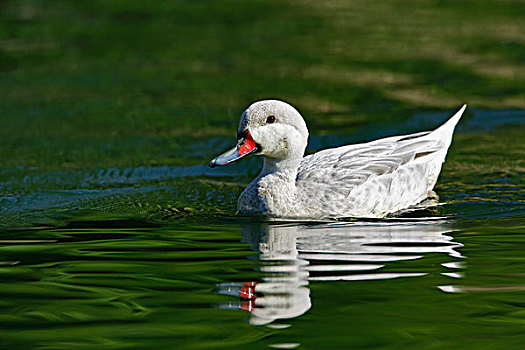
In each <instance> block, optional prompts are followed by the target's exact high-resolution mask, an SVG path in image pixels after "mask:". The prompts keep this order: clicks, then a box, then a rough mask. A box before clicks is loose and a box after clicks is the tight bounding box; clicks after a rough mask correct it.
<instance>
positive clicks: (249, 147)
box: [208, 130, 259, 168]
mask: <svg viewBox="0 0 525 350" xmlns="http://www.w3.org/2000/svg"><path fill="white" fill-rule="evenodd" d="M257 151H259V147H257V144H256V143H255V141H254V140H253V137H252V135H251V134H250V131H248V130H246V131H245V132H243V133H240V134H239V135H238V136H237V143H236V144H235V146H234V147H233V148H232V149H231V150H229V151H226V152H224V153H223V154H221V155H220V156H218V157H216V158H215V159H213V160H212V161H211V162H210V163H209V164H208V165H209V166H210V168H214V167H216V166H217V165H228V164H231V163H233V162H236V161H238V160H239V159H241V158H244V157H246V156H249V155H250V154H252V153H255V152H257Z"/></svg>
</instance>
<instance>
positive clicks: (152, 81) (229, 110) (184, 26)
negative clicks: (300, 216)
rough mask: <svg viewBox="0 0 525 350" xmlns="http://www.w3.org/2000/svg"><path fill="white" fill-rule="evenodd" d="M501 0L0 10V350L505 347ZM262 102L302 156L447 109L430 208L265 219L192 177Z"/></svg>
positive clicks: (518, 340) (524, 195) (509, 285)
mask: <svg viewBox="0 0 525 350" xmlns="http://www.w3.org/2000/svg"><path fill="white" fill-rule="evenodd" d="M522 10H523V9H522V5H520V4H519V2H512V1H506V2H495V3H493V2H488V1H487V2H486V1H477V2H475V3H462V4H458V3H457V2H450V3H449V2H446V1H445V2H440V3H439V4H434V3H428V2H415V3H414V4H413V5H412V6H411V7H409V8H408V7H406V4H402V3H401V2H399V1H390V2H385V1H363V2H361V1H358V2H348V3H344V2H333V1H326V2H308V1H278V2H277V1H276V2H273V1H265V2H257V1H256V2H251V3H250V4H248V3H246V2H244V1H240V2H213V1H201V2H185V1H174V2H163V3H162V4H161V3H158V4H157V3H151V4H150V3H147V2H129V3H127V4H123V3H120V2H118V1H104V2H98V1H93V2H89V3H88V2H86V3H80V2H67V1H48V2H40V1H24V2H18V1H0V49H1V50H0V159H1V161H0V165H1V166H0V348H6V349H32V348H36V349H71V348H76V349H126V348H130V349H220V348H246V347H250V348H254V349H268V348H281V349H282V348H299V349H348V348H358V349H362V348H389V349H407V348H414V349H422V348H424V349H450V348H461V349H465V348H476V349H480V348H481V349H484V348H487V349H494V348H498V349H521V348H523V346H524V345H525V336H524V334H525V312H524V311H523V310H525V309H524V306H525V274H524V272H523V271H525V260H524V259H523V251H524V250H525V200H524V199H525V183H524V182H523V176H524V174H525V141H524V140H525V138H524V137H523V136H524V135H525V96H524V95H523V91H525V79H524V75H523V68H522V67H523V62H524V60H525V56H524V50H523V47H524V46H523V42H524V36H523V31H522V30H521V28H522V25H521V22H522V20H523V19H522V18H523V15H522V13H523V11H522ZM261 43H264V45H262V44H261ZM267 97H279V98H282V99H286V100H288V101H290V102H291V103H293V104H294V105H296V106H297V107H298V108H299V109H300V111H301V112H302V113H303V114H304V116H305V118H306V120H307V123H308V125H309V128H310V132H311V139H310V143H309V148H308V152H313V151H315V150H319V149H322V148H325V147H334V146H339V145H342V144H347V143H352V142H360V141H367V140H372V139H375V138H378V137H383V136H388V135H394V134H401V133H411V132H416V131H421V130H428V129H432V128H435V127H436V126H437V125H439V124H441V123H442V122H443V121H445V120H446V119H447V117H448V116H450V115H451V114H452V113H453V112H454V111H455V109H456V108H458V107H459V106H461V105H462V104H463V103H464V102H467V103H468V104H469V109H468V110H467V112H466V114H465V116H464V118H463V119H462V120H461V122H460V124H459V125H458V128H457V132H456V135H455V136H454V141H453V143H452V146H451V149H450V152H449V155H448V157H447V161H446V163H445V165H444V167H443V171H442V174H441V176H440V179H439V181H438V184H437V186H436V191H437V193H438V194H439V196H440V198H439V202H438V204H436V203H434V205H432V206H421V207H419V208H414V209H413V210H410V211H407V212H406V213H403V214H402V215H400V216H396V217H391V218H387V219H385V220H368V221H363V220H360V221H359V220H351V219H348V220H345V221H289V220H269V219H264V218H261V217H245V216H241V215H237V214H236V208H235V206H236V200H237V196H238V194H239V193H240V191H242V189H243V188H244V186H246V184H247V183H248V182H249V181H250V180H251V179H252V178H253V177H254V176H255V175H256V174H257V172H258V170H259V168H260V159H258V158H256V157H252V158H250V159H245V160H243V161H242V162H239V163H238V164H234V165H232V166H229V167H223V168H216V169H209V168H208V167H207V166H206V164H207V162H208V161H209V160H210V159H211V158H213V157H214V156H215V155H217V154H218V153H219V152H221V151H222V150H224V149H226V148H228V146H231V144H232V143H233V141H234V140H233V139H234V137H235V127H236V123H237V122H238V118H239V117H240V114H241V112H242V109H243V108H244V107H245V106H246V105H247V104H249V103H250V102H252V101H253V100H255V99H259V98H267Z"/></svg>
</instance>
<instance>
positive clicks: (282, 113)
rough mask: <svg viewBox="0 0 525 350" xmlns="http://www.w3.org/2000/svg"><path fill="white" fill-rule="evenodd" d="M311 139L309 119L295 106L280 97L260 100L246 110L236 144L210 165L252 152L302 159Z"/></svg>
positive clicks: (229, 161) (236, 159)
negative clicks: (305, 118)
mask: <svg viewBox="0 0 525 350" xmlns="http://www.w3.org/2000/svg"><path fill="white" fill-rule="evenodd" d="M307 142H308V129H307V127H306V123H305V122H304V119H303V117H302V116H301V114H299V112H298V111H297V110H296V109H295V108H293V107H292V106H290V105H289V104H288V103H286V102H282V101H278V100H265V101H258V102H255V103H254V104H252V105H251V106H250V107H248V108H247V109H246V110H245V111H244V113H243V114H242V117H241V122H240V123H239V129H238V131H237V143H236V144H235V146H234V147H233V148H232V149H231V150H229V151H226V152H224V153H223V154H221V155H220V156H218V157H217V158H215V159H213V160H212V161H211V162H210V163H209V164H208V165H209V166H210V167H212V168H213V167H215V166H217V165H228V164H231V163H233V162H236V161H238V160H239V159H241V158H244V157H246V156H249V155H251V154H260V155H264V156H265V157H268V158H273V159H276V160H284V159H301V158H302V157H303V155H304V150H305V149H306V144H307Z"/></svg>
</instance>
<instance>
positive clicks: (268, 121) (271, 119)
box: [266, 115, 275, 124]
mask: <svg viewBox="0 0 525 350" xmlns="http://www.w3.org/2000/svg"><path fill="white" fill-rule="evenodd" d="M273 122H275V117H274V116H273V115H271V116H269V117H268V118H266V123H268V124H271V123H273Z"/></svg>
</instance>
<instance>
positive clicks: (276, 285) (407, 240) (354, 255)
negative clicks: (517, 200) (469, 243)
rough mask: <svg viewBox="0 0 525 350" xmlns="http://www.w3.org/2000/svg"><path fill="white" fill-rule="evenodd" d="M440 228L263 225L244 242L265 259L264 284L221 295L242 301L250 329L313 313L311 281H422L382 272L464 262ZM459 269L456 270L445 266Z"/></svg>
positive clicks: (249, 229) (222, 288)
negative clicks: (405, 264)
mask: <svg viewBox="0 0 525 350" xmlns="http://www.w3.org/2000/svg"><path fill="white" fill-rule="evenodd" d="M449 231H450V226H449V225H447V224H444V223H439V222H431V223H428V222H421V223H419V222H410V223H400V222H391V223H389V222H375V223H338V222H332V223H325V224H314V225H309V224H292V223H290V224H286V223H281V224H260V225H256V224H253V225H247V226H246V227H244V228H243V231H242V235H243V241H244V242H246V243H249V244H251V245H252V247H253V249H254V250H257V251H259V252H260V253H261V255H260V260H261V272H262V282H259V283H254V282H252V283H247V284H244V285H243V284H231V283H224V284H221V285H219V293H221V294H233V295H237V296H240V297H242V298H243V299H244V302H243V303H241V304H238V305H234V304H228V307H232V306H233V307H236V308H237V307H238V308H241V309H244V310H247V311H250V312H251V319H250V323H252V324H254V325H261V324H268V323H271V322H273V321H275V320H277V319H286V318H293V317H297V316H300V315H302V314H303V313H305V312H306V311H308V310H309V309H310V307H311V301H310V291H309V289H308V287H307V286H308V282H309V281H334V280H371V279H392V278H400V277H416V276H422V275H425V274H426V273H425V272H417V273H411V272H396V273H389V272H381V269H382V268H383V267H385V264H387V263H390V262H395V261H401V260H414V259H419V258H422V257H423V255H424V254H426V253H444V254H447V255H448V256H451V257H454V258H459V257H461V255H460V254H459V253H458V252H456V251H455V250H454V249H455V248H457V247H460V246H461V244H460V243H457V242H454V241H453V239H452V237H451V236H448V235H446V233H447V232H449ZM443 266H448V267H451V268H454V267H455V266H456V265H454V264H448V265H445V264H444V265H443Z"/></svg>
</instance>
